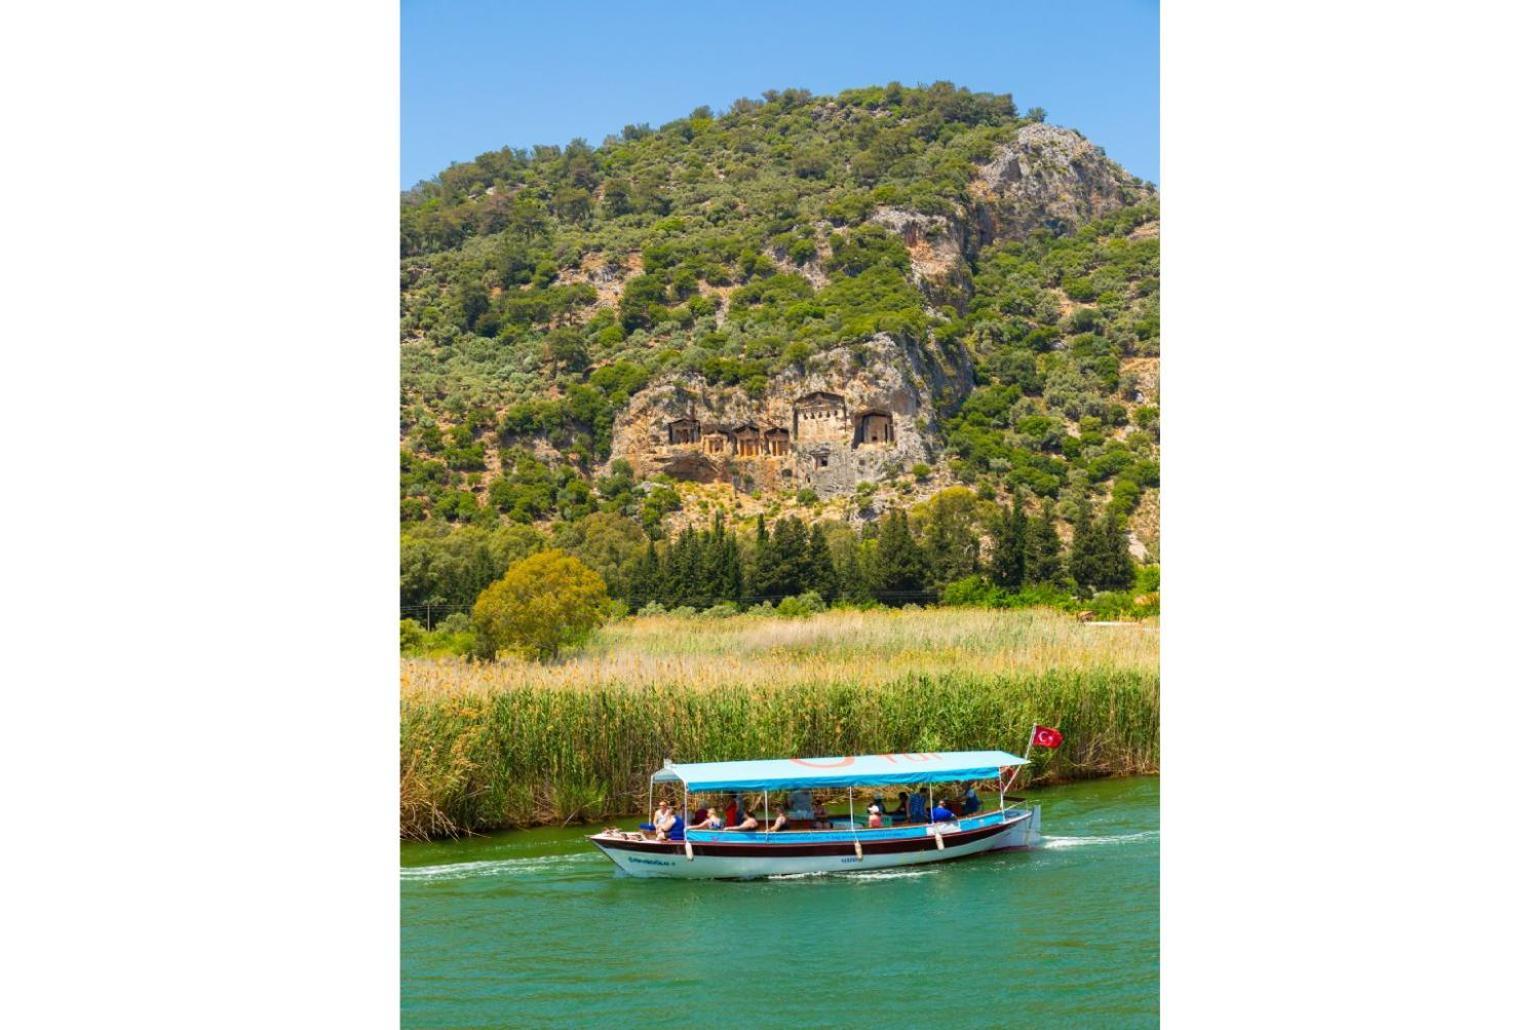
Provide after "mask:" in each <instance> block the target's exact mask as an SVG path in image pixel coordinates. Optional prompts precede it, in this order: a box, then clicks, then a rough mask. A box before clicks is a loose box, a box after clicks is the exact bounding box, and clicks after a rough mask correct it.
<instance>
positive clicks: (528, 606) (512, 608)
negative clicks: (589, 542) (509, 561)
mask: <svg viewBox="0 0 1540 1030" xmlns="http://www.w3.org/2000/svg"><path fill="white" fill-rule="evenodd" d="M609 603H610V600H609V595H608V594H607V593H606V592H605V589H604V580H602V579H601V578H599V574H598V573H597V572H595V571H594V570H592V569H590V568H589V567H588V566H586V565H584V564H583V563H582V562H580V561H578V560H577V559H576V558H574V557H572V556H571V555H570V554H567V553H566V552H564V551H541V552H539V553H538V554H533V555H530V556H529V557H528V558H525V559H524V560H523V561H520V562H516V563H515V564H514V565H513V566H512V567H511V568H509V570H508V573H507V575H505V576H504V577H503V578H502V579H500V580H498V581H497V582H496V583H493V584H492V585H491V586H489V587H487V588H486V590H484V591H482V594H481V596H480V597H478V598H477V599H476V606H475V608H474V609H473V610H472V612H471V620H472V622H473V623H474V624H475V627H476V634H477V636H478V638H479V639H480V641H481V642H482V653H483V654H487V653H488V652H490V654H496V653H497V652H500V651H510V652H513V653H514V654H517V655H519V656H521V657H524V658H533V659H535V660H536V661H549V660H551V659H554V658H555V657H556V656H557V655H558V654H559V653H560V651H561V649H562V648H563V647H575V646H577V645H578V644H581V643H582V642H583V641H584V640H586V639H587V638H588V635H589V634H590V633H592V632H593V630H594V627H595V626H597V625H599V622H600V621H601V620H602V619H603V618H604V614H605V613H606V612H607V611H608V610H609Z"/></svg>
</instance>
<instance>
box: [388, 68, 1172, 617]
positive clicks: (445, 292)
mask: <svg viewBox="0 0 1540 1030" xmlns="http://www.w3.org/2000/svg"><path fill="white" fill-rule="evenodd" d="M1045 117H1046V116H1045V113H1044V112H1042V111H1041V110H1037V109H1034V110H1031V111H1028V112H1026V113H1025V114H1024V115H1023V114H1021V113H1018V112H1017V110H1016V108H1015V105H1014V103H1013V101H1012V100H1011V98H1010V97H1009V96H995V95H990V94H984V93H973V92H969V91H968V90H966V89H961V88H957V87H954V86H952V85H950V84H946V83H938V84H935V85H932V86H930V87H926V88H905V87H900V86H898V85H896V84H894V85H889V86H887V87H871V88H865V89H856V90H850V91H847V92H845V93H842V94H840V95H838V96H834V97H816V96H812V95H810V94H809V93H807V92H806V91H802V90H795V89H792V90H785V91H779V92H777V91H772V92H768V93H766V94H764V97H763V99H760V100H749V99H742V100H739V101H736V102H735V103H734V104H733V105H732V106H731V108H730V109H729V110H727V111H724V112H712V111H711V110H709V109H707V108H704V107H703V108H699V109H697V110H695V111H693V112H691V113H690V115H689V116H688V117H685V118H681V119H679V120H677V121H673V122H670V123H668V124H666V125H663V126H661V127H659V128H656V129H654V128H651V127H649V126H646V125H641V126H636V125H628V126H626V127H625V128H624V129H623V130H622V131H621V132H620V133H619V134H618V135H616V136H611V137H609V138H607V139H606V140H605V141H604V142H603V144H602V145H601V146H598V147H591V146H589V145H588V144H586V143H584V142H583V141H581V140H574V141H573V142H571V143H569V144H567V145H566V146H565V147H559V146H541V147H535V148H534V149H533V150H532V151H527V152H526V151H523V150H510V149H507V148H504V149H503V150H500V151H494V152H490V153H486V154H483V155H481V156H480V157H478V158H476V159H475V160H474V161H471V162H468V163H464V164H456V165H453V166H451V167H449V168H447V169H445V170H444V171H443V172H442V173H440V174H439V175H438V176H436V177H435V178H434V179H433V180H431V181H428V182H423V183H420V184H418V185H417V186H416V187H414V188H413V189H411V190H409V191H407V192H405V193H404V194H403V195H402V205H401V249H402V262H401V300H402V309H401V369H402V381H401V391H402V406H401V449H402V454H401V519H402V525H403V547H404V556H405V555H406V554H407V553H412V549H413V547H417V548H418V550H421V549H422V548H430V549H431V546H433V545H432V542H433V541H439V542H444V541H446V540H448V539H449V537H450V536H454V535H456V534H453V533H452V532H451V530H452V529H453V528H454V527H457V526H465V527H468V528H470V529H472V530H474V532H472V533H471V536H472V537H475V538H477V539H482V540H488V539H492V538H493V537H496V538H498V539H502V540H504V541H505V542H507V541H513V540H527V539H529V538H530V537H531V534H533V533H547V532H554V533H555V534H556V535H557V536H560V535H562V534H564V533H565V534H569V535H570V534H571V533H573V532H579V533H581V532H583V531H582V530H574V528H573V527H575V526H577V525H578V524H579V523H580V522H583V521H584V520H585V519H587V525H588V526H589V527H594V526H598V525H600V524H603V525H606V526H608V527H610V528H611V529H614V530H615V531H616V532H617V533H619V534H620V535H621V536H624V537H626V538H627V539H630V540H631V541H632V543H633V544H634V543H635V541H637V540H644V539H646V537H645V536H642V535H641V534H642V533H643V531H644V530H645V532H646V534H648V535H650V536H652V537H654V538H660V537H661V538H666V537H667V536H669V535H670V532H671V531H675V532H677V530H678V529H680V528H681V527H682V526H684V525H687V524H688V525H703V524H706V523H708V522H710V521H711V520H712V519H714V518H715V516H716V515H718V514H720V515H721V516H722V517H723V518H724V520H725V522H726V524H727V526H728V527H729V528H736V529H737V530H738V531H739V532H740V533H746V532H747V530H748V528H749V527H750V526H752V525H753V524H754V522H755V521H756V519H757V518H758V517H759V516H765V517H766V518H767V519H768V520H769V521H770V523H771V524H772V525H773V524H774V523H775V522H776V520H777V519H779V518H781V517H782V516H784V515H786V514H788V513H795V514H797V515H798V517H799V519H800V520H801V521H804V522H807V523H819V522H824V523H828V524H829V525H830V526H831V527H833V526H835V525H837V524H838V525H844V526H856V527H859V526H860V525H862V524H863V523H865V522H869V521H871V520H873V519H875V518H877V517H878V516H879V515H880V514H881V513H882V512H883V511H886V510H893V509H916V510H917V515H918V517H919V525H920V528H921V529H922V530H923V528H924V524H925V515H926V513H927V511H928V510H929V508H928V507H927V506H934V505H935V504H936V503H937V495H938V494H941V495H942V499H945V498H947V497H950V498H952V499H953V501H956V500H957V499H958V498H960V497H961V496H962V495H963V494H966V495H967V497H968V502H967V503H968V504H970V505H974V506H975V507H976V508H977V510H978V512H979V513H980V514H978V516H977V517H978V524H977V525H976V526H975V527H974V529H975V538H976V539H978V540H983V541H985V544H984V547H985V549H987V547H988V543H987V541H988V540H989V539H990V537H991V534H992V528H997V527H992V525H991V520H992V519H994V518H995V516H994V515H992V514H991V511H994V510H995V509H996V508H997V504H1003V503H1005V502H1006V501H1007V500H1008V499H1009V498H1010V497H1012V496H1015V497H1019V498H1020V499H1021V500H1022V503H1023V506H1024V508H1025V509H1026V510H1028V511H1034V512H1043V513H1045V514H1046V515H1047V516H1048V517H1049V518H1050V519H1053V520H1059V521H1057V528H1058V532H1059V533H1060V535H1061V536H1068V535H1069V533H1068V525H1067V524H1068V522H1070V521H1073V520H1074V519H1076V518H1077V517H1079V516H1080V515H1081V514H1082V513H1091V512H1094V513H1095V514H1096V515H1097V517H1098V518H1105V517H1107V516H1111V517H1112V518H1113V519H1114V520H1115V521H1116V523H1117V524H1118V525H1119V526H1121V527H1122V528H1123V529H1124V530H1125V531H1131V536H1130V540H1131V544H1132V547H1133V550H1134V554H1135V556H1136V557H1138V556H1144V555H1150V554H1153V552H1154V551H1155V548H1156V547H1157V544H1158V538H1157V535H1156V534H1157V532H1158V530H1157V528H1156V527H1157V520H1156V511H1157V510H1158V509H1157V506H1156V503H1155V493H1156V491H1157V488H1158V481H1159V473H1158V439H1159V411H1158V406H1157V405H1158V355H1159V344H1160V335H1159V271H1158V255H1159V237H1158V232H1159V229H1158V227H1159V211H1158V199H1157V195H1156V192H1155V190H1154V188H1153V187H1152V186H1150V185H1149V184H1147V183H1143V182H1141V181H1140V180H1138V179H1137V178H1134V177H1132V176H1130V175H1128V174H1127V173H1126V172H1125V171H1124V170H1122V169H1121V168H1119V167H1118V166H1117V165H1116V164H1115V163H1113V162H1112V161H1110V160H1109V159H1108V158H1107V157H1106V156H1105V154H1104V153H1103V152H1102V151H1101V149H1100V148H1099V147H1096V146H1095V145H1094V144H1093V143H1091V142H1090V141H1088V140H1086V139H1084V138H1083V137H1082V136H1081V135H1080V134H1079V133H1076V132H1074V131H1073V130H1070V129H1064V128H1059V127H1055V126H1052V125H1049V124H1047V123H1046V121H1045ZM596 513H597V514H602V515H604V516H605V517H604V518H602V519H599V518H592V517H591V516H594V515H595V514H596ZM623 522H624V523H630V524H632V525H633V526H634V527H635V533H636V535H635V536H634V537H633V536H632V535H631V531H630V530H625V529H623V528H622V527H621V523H623ZM525 526H527V527H530V528H529V529H527V530H526V529H519V528H517V527H525ZM510 527H512V528H510ZM446 534H449V536H446ZM488 534H490V536H489V535H488ZM558 542H561V541H558ZM748 545H749V546H750V547H752V542H749V544H748ZM445 546H450V545H447V544H446V545H445ZM507 546H509V547H513V549H514V550H515V551H518V550H523V549H525V546H524V545H523V544H512V543H508V544H507ZM617 546H618V545H617ZM404 560H405V558H404ZM980 560H983V558H982V557H981V558H980ZM494 564H496V562H494ZM408 573H409V570H408V569H407V568H406V567H405V566H404V568H403V577H404V578H403V594H404V598H403V599H404V601H408V600H412V599H416V600H421V599H422V597H423V596H425V592H426V593H428V594H433V596H438V597H448V596H451V595H453V596H459V594H460V593H461V591H457V590H449V589H448V588H444V587H442V584H439V585H435V584H434V582H431V581H433V580H434V577H435V575H438V578H439V579H442V578H443V575H447V574H443V575H439V574H434V573H429V572H423V573H422V575H423V576H424V577H426V579H425V580H424V582H422V583H419V584H417V585H416V586H409V585H408V583H407V578H408ZM456 575H458V573H456ZM609 578H611V577H609V576H607V579H609ZM612 585H613V584H612Z"/></svg>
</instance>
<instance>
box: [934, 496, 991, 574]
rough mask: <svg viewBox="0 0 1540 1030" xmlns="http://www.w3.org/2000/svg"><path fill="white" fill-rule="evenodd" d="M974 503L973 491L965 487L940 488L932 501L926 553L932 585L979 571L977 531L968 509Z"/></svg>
mask: <svg viewBox="0 0 1540 1030" xmlns="http://www.w3.org/2000/svg"><path fill="white" fill-rule="evenodd" d="M973 503H975V502H974V499H973V495H972V494H969V493H968V492H967V491H965V490H964V491H959V490H943V491H942V492H941V493H939V494H937V495H936V497H935V499H934V500H933V501H932V502H931V506H930V525H929V527H928V528H927V530H926V533H925V557H926V561H927V564H928V565H929V573H930V577H931V585H933V586H937V587H939V586H944V585H946V584H947V583H952V582H955V581H957V580H959V579H963V578H965V577H967V576H971V575H973V574H974V573H975V572H977V571H978V566H979V553H978V547H979V542H978V533H977V532H976V531H975V530H974V527H973V520H972V513H971V511H970V510H969V508H970V506H971V505H972V504H973Z"/></svg>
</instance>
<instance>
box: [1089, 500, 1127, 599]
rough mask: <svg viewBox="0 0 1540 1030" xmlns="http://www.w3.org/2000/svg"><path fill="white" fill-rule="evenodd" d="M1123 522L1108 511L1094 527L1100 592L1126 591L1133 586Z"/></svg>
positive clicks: (1115, 514)
mask: <svg viewBox="0 0 1540 1030" xmlns="http://www.w3.org/2000/svg"><path fill="white" fill-rule="evenodd" d="M1122 522H1123V520H1122V519H1121V518H1120V517H1119V516H1118V515H1117V513H1115V512H1112V511H1108V512H1107V513H1106V514H1105V515H1103V516H1102V521H1101V523H1100V524H1099V525H1098V526H1097V527H1096V536H1097V544H1098V548H1097V550H1098V551H1099V554H1098V558H1099V559H1100V560H1099V561H1098V569H1097V581H1096V585H1097V587H1098V588H1100V589H1102V590H1128V589H1129V588H1131V587H1132V586H1133V585H1134V558H1133V555H1131V554H1129V553H1128V536H1127V535H1126V534H1125V533H1124V532H1123V524H1122Z"/></svg>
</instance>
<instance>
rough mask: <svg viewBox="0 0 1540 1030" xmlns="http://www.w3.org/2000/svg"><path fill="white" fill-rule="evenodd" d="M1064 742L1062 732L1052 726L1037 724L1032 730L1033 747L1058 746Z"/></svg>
mask: <svg viewBox="0 0 1540 1030" xmlns="http://www.w3.org/2000/svg"><path fill="white" fill-rule="evenodd" d="M1062 743H1064V734H1062V733H1060V732H1059V731H1058V730H1056V729H1054V728H1053V727H1052V726H1039V727H1037V728H1036V729H1034V730H1033V731H1032V746H1033V747H1058V746H1059V745H1060V744H1062Z"/></svg>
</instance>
